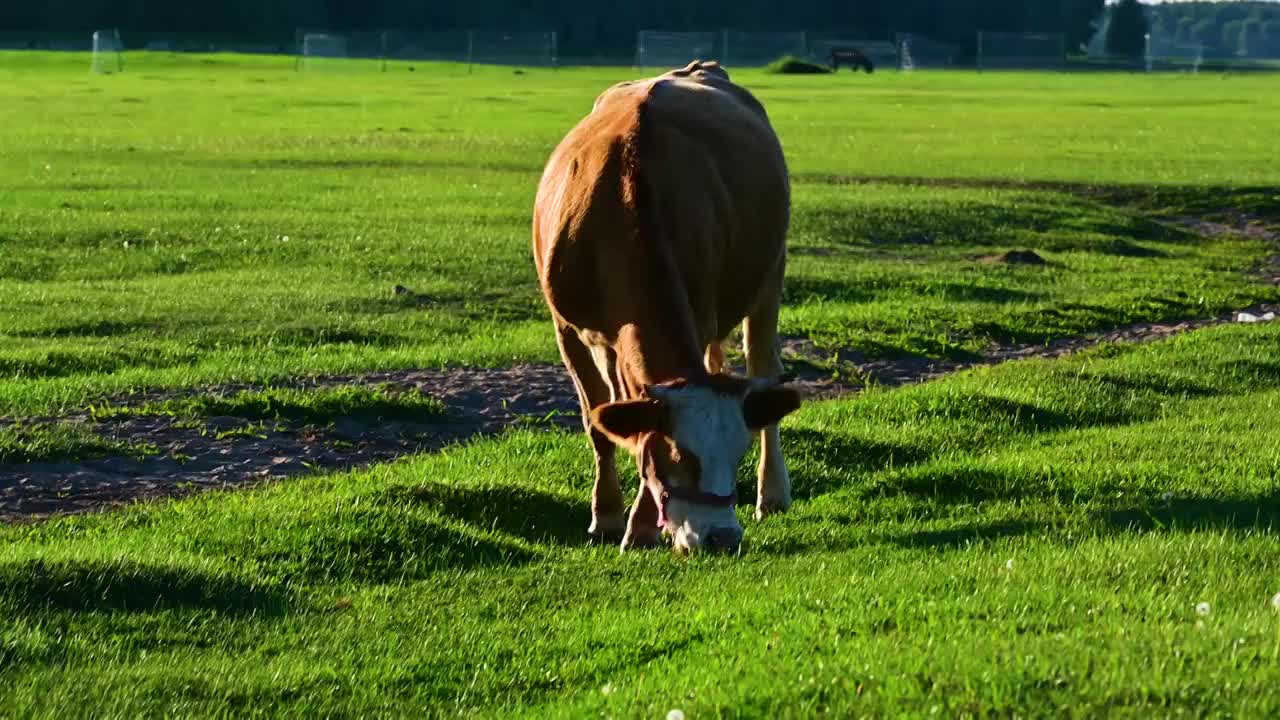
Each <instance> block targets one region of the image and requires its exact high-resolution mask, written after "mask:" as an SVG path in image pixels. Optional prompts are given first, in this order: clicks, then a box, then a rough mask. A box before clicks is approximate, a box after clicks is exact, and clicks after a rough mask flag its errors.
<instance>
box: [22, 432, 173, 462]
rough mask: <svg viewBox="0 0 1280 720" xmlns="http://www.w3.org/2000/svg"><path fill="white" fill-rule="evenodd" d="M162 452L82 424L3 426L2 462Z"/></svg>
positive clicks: (76, 458)
mask: <svg viewBox="0 0 1280 720" xmlns="http://www.w3.org/2000/svg"><path fill="white" fill-rule="evenodd" d="M158 452H159V450H158V449H157V448H156V447H155V446H154V445H151V444H149V443H145V442H136V441H124V440H118V439H115V438H109V437H104V436H102V435H100V434H98V433H95V432H93V430H91V429H90V428H88V427H86V426H84V425H81V424H74V423H54V422H29V423H21V422H20V423H14V424H10V425H4V426H0V463H4V464H19V463H31V462H45V461H50V460H83V459H86V458H98V457H109V456H113V455H116V456H118V455H125V456H130V457H145V456H148V455H155V454H156V453H158Z"/></svg>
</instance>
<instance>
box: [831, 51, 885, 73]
mask: <svg viewBox="0 0 1280 720" xmlns="http://www.w3.org/2000/svg"><path fill="white" fill-rule="evenodd" d="M841 64H844V65H848V66H849V69H850V70H853V71H854V72H857V70H858V68H862V69H863V70H864V71H865V72H866V73H867V74H868V75H869V74H871V73H873V72H875V71H876V64H875V63H873V62H871V58H869V57H867V55H866V53H864V52H862V51H861V50H859V49H857V48H832V49H831V69H832V70H839V69H840V65H841Z"/></svg>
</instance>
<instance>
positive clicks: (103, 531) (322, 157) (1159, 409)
mask: <svg viewBox="0 0 1280 720" xmlns="http://www.w3.org/2000/svg"><path fill="white" fill-rule="evenodd" d="M88 66H89V63H88V59H87V57H86V56H82V55H75V54H61V55H54V54H35V53H33V54H27V53H16V52H5V53H0V127H3V128H4V132H2V133H0V157H3V158H4V159H5V162H4V163H3V164H0V466H3V464H5V463H9V464H12V463H16V462H25V461H31V460H46V459H58V458H66V457H76V456H79V455H90V454H112V453H119V454H129V453H141V454H145V453H147V452H153V451H154V450H155V449H154V448H146V447H135V446H124V445H121V444H120V443H119V442H116V441H113V440H112V439H111V438H102V437H97V436H94V435H92V434H91V433H86V432H85V431H84V429H83V428H82V427H80V426H79V425H74V424H71V423H59V422H57V421H53V422H49V421H48V418H50V417H55V418H56V417H57V416H59V415H66V414H69V413H76V412H88V411H89V410H90V409H93V412H97V413H102V414H110V413H112V412H117V413H127V412H135V411H143V410H137V409H127V408H126V409H119V408H116V409H113V403H112V402H111V400H110V399H111V398H113V397H116V396H118V395H120V394H121V393H129V392H133V391H143V390H146V391H155V390H158V389H164V388H185V387H192V386H198V385H203V384H206V383H215V384H218V383H246V382H270V381H279V380H286V379H289V378H295V377H299V376H304V375H316V374H320V375H323V374H330V373H359V372H365V371H374V370H388V369H400V368H424V367H447V366H460V365H467V366H480V367H503V366H507V365H510V364H512V363H515V362H527V361H535V362H536V361H544V362H555V361H556V360H557V355H556V351H555V345H554V341H553V338H552V335H551V332H550V323H549V320H548V318H547V315H546V311H545V310H544V308H543V306H542V303H541V298H540V297H539V295H538V292H537V285H536V280H535V278H534V275H533V269H532V262H531V260H530V258H529V250H528V245H529V216H530V210H531V205H532V200H533V195H534V191H535V189H536V184H537V180H538V176H539V174H540V172H541V168H542V163H543V162H544V160H545V158H546V156H547V155H548V153H549V152H550V150H551V148H552V147H553V146H554V145H555V143H556V142H557V141H558V140H559V138H560V137H561V136H562V135H563V134H564V133H565V132H566V131H567V130H568V128H569V127H570V126H571V125H572V124H573V123H574V122H575V121H576V120H577V118H579V117H580V116H581V115H582V114H583V113H585V112H586V111H587V110H588V109H589V108H590V106H591V102H592V100H593V99H594V98H595V96H596V94H598V93H599V92H600V91H601V90H602V89H603V88H605V87H607V86H608V85H609V84H611V83H613V82H615V81H617V80H621V79H625V78H627V77H630V76H632V75H633V73H632V72H630V71H627V70H625V69H607V70H605V69H560V70H554V71H552V70H529V71H526V72H523V73H520V74H516V73H514V72H513V71H512V70H511V69H510V68H476V71H475V72H474V73H473V74H467V72H466V69H465V67H463V68H459V67H455V66H429V65H419V66H416V67H415V68H414V69H413V72H409V69H408V67H407V66H393V67H392V68H391V71H390V72H387V73H378V72H372V71H369V70H368V69H365V70H357V71H352V72H338V71H335V72H318V73H294V72H292V65H291V61H290V60H288V59H272V58H245V57H232V56H207V57H201V56H191V57H171V56H166V55H158V54H146V53H138V54H131V55H129V56H128V57H127V58H126V68H127V71H126V72H125V73H123V74H120V75H113V76H92V75H90V74H89V73H88ZM731 70H732V69H731ZM735 79H738V80H739V81H740V82H742V83H743V84H744V85H746V86H747V87H749V88H751V89H752V90H753V91H755V92H756V93H757V94H758V95H759V97H760V98H761V100H762V101H763V102H764V103H765V105H766V107H767V108H768V110H769V112H770V114H771V116H772V118H773V121H774V124H775V126H776V127H777V129H778V132H779V135H780V137H781V139H782V142H783V146H784V149H785V150H786V152H787V155H788V159H789V162H790V166H791V172H792V176H793V192H794V213H793V225H792V233H791V238H790V242H791V246H790V247H791V255H790V261H789V263H790V264H789V272H788V289H787V298H786V305H785V308H784V311H783V317H782V325H783V332H784V333H786V334H787V335H789V336H794V337H797V338H805V339H808V340H811V341H812V342H813V343H815V344H816V345H817V346H818V347H819V348H820V349H823V350H829V351H831V352H833V353H834V352H835V351H837V350H839V349H842V348H844V349H852V350H856V351H858V352H859V353H861V354H862V355H865V356H867V357H873V358H875V357H888V358H894V357H904V356H905V357H921V358H937V359H953V360H955V359H960V360H963V359H967V358H972V357H976V356H978V355H979V354H980V353H982V352H983V351H984V350H985V349H987V348H989V347H991V346H993V345H994V344H997V343H1011V342H1016V343H1040V342H1044V341H1048V340H1053V339H1058V338H1065V337H1071V336H1075V335H1078V334H1081V333H1086V332H1093V331H1100V330H1105V329H1109V328H1112V327H1116V326H1120V325H1124V324H1127V323H1133V322H1139V321H1174V320H1181V319H1195V318H1204V317H1210V316H1214V315H1220V314H1222V313H1225V312H1227V311H1230V310H1232V309H1239V308H1242V307H1246V306H1251V305H1254V304H1257V303H1263V302H1272V303H1274V302H1277V301H1280V290H1278V289H1277V288H1276V287H1275V286H1274V285H1271V284H1267V283H1264V282H1261V281H1259V280H1257V279H1256V278H1255V277H1253V276H1252V275H1251V274H1250V271H1252V270H1253V269H1255V268H1257V267H1259V266H1260V265H1261V264H1262V263H1264V261H1266V259H1267V258H1268V257H1269V256H1271V255H1274V254H1275V253H1276V250H1275V247H1274V245H1273V244H1272V243H1270V242H1268V241H1267V239H1266V237H1265V234H1263V233H1253V234H1248V235H1246V234H1242V233H1238V232H1222V233H1217V234H1213V235H1201V234H1197V233H1195V232H1193V231H1192V229H1191V228H1190V226H1189V225H1188V224H1187V223H1185V222H1181V221H1180V220H1179V218H1183V217H1187V216H1194V217H1195V218H1198V219H1200V220H1209V221H1222V222H1224V223H1227V224H1234V226H1239V224H1240V221H1241V218H1245V219H1247V220H1251V221H1253V222H1254V225H1255V227H1258V228H1261V227H1264V226H1270V227H1272V228H1274V227H1280V162H1277V161H1276V160H1274V150H1273V145H1274V138H1276V137H1280V94H1277V93H1275V92H1274V84H1275V81H1274V78H1272V77H1269V76H1262V75H1248V76H1245V75H1241V76H1236V75H1208V74H1205V75H1199V76H1188V75H1164V76H1158V75H1157V76H1145V75H1128V74H1096V75H1093V74H1091V75H1049V74H1043V75H1041V74H1022V73H1017V74H1014V73H991V74H983V75H978V74H974V73H926V72H922V73H914V74H909V75H902V74H895V73H877V74H876V75H873V76H864V75H853V74H848V73H842V74H839V75H832V76H805V77H800V76H771V75H765V74H760V73H752V72H742V73H740V74H739V73H735ZM1018 249H1022V250H1031V251H1034V252H1035V253H1037V254H1038V255H1039V256H1040V257H1042V258H1043V259H1044V260H1045V263H1044V264H1042V265H1011V264H1006V263H1001V262H995V261H993V258H997V257H998V256H1000V254H1001V253H1004V252H1006V251H1009V250H1018ZM397 285H402V286H405V287H408V288H411V289H412V290H413V291H414V294H412V295H408V294H396V293H394V292H393V288H394V287H395V286H397ZM1278 348H1280V326H1272V325H1267V324H1258V325H1248V326H1246V325H1235V326H1230V327H1218V328H1211V329H1205V330H1198V331H1195V332H1192V333H1189V334H1186V335H1183V336H1180V337H1177V338H1175V339H1172V340H1167V341H1163V342H1159V343H1155V344H1151V345H1144V346H1141V347H1132V346H1121V345H1107V346H1102V347H1099V348H1097V349H1095V350H1092V351H1089V352H1086V353H1083V354H1080V355H1077V356H1073V357H1070V358H1064V359H1059V360H1052V361H1042V360H1034V361H1023V362H1017V363H1011V364H1006V365H1002V366H998V367H994V368H987V369H982V370H975V371H968V372H964V373H960V374H958V375H956V376H953V377H949V378H945V379H942V380H938V381H934V382H930V383H926V384H923V385H919V386H914V387H908V388H900V389H893V390H888V389H875V390H872V391H869V392H866V393H864V394H862V395H859V396H857V397H854V398H848V399H842V400H834V401H827V402H820V403H819V402H815V403H811V404H809V405H807V406H806V407H805V408H803V409H802V410H801V411H800V412H799V413H797V414H796V415H795V416H793V417H792V418H791V419H789V420H788V421H787V422H786V423H784V427H783V444H784V450H785V451H786V453H787V455H788V458H789V461H790V463H791V466H792V476H793V479H794V480H795V483H796V492H797V496H798V497H797V503H796V504H795V506H794V508H793V510H792V512H790V513H788V514H787V515H784V516H778V517H776V518H772V519H770V520H769V521H768V522H766V523H762V524H756V523H753V522H750V521H747V520H746V518H748V517H749V516H750V508H749V507H747V506H743V507H742V508H740V514H741V515H742V516H743V518H744V526H745V527H746V528H747V536H746V537H747V539H746V543H747V549H746V552H745V553H744V554H743V556H742V557H740V558H694V559H692V560H681V559H678V558H676V557H673V556H671V555H670V554H669V553H665V552H642V553H632V554H628V555H625V556H622V555H619V554H618V552H617V550H616V549H614V548H590V547H587V546H586V545H585V539H586V535H585V529H586V526H587V522H588V501H589V492H590V457H589V453H588V451H587V447H586V443H585V441H584V440H583V439H582V438H581V437H580V435H579V434H576V433H567V432H559V431H553V432H544V431H536V430H529V429H519V430H513V431H511V432H509V433H508V434H506V435H504V436H502V437H500V438H497V439H490V440H483V441H475V442H471V443H469V444H466V445H463V446H460V447H456V448H451V449H448V450H445V451H443V452H440V453H433V454H422V455H419V456H410V457H405V458H403V459H401V460H399V461H396V462H392V463H387V464H380V465H376V466H373V467H371V468H368V469H365V470H360V471H357V472H352V473H329V474H317V475H311V476H308V477H303V478H295V479H291V480H288V481H283V482H279V483H276V484H273V485H271V486H269V487H266V488H263V489H260V490H254V491H251V492H226V493H206V494H202V495H200V496H198V497H195V498H192V499H188V500H183V501H178V502H172V503H164V504H154V505H149V506H145V507H137V508H131V509H127V510H120V511H113V512H107V513H103V514H101V515H98V516H93V517H81V518H71V519H64V520H57V521H52V522H47V523H41V524H36V525H31V526H15V527H8V528H4V529H0V612H3V614H4V615H5V617H7V618H8V621H7V623H5V624H4V625H2V626H0V706H2V707H5V708H7V710H6V713H7V712H12V713H13V714H14V715H17V716H47V717H52V716H58V717H65V716H78V715H86V714H95V715H104V716H125V715H160V714H167V715H178V716H198V717H206V716H211V715H246V714H262V715H271V716H277V715H282V714H291V715H340V716H360V715H386V714H391V715H413V716H443V715H458V714H471V715H477V716H483V717H516V716H531V717H582V716H587V715H593V716H594V715H600V714H604V715H607V716H613V717H658V718H661V717H665V716H666V713H667V712H668V711H669V710H671V709H675V708H678V709H681V710H683V711H684V712H685V713H686V715H687V717H690V718H699V717H709V716H716V717H720V716H725V717H761V716H780V717H791V716H810V715H815V714H820V713H823V712H825V713H828V714H831V715H834V716H839V717H844V716H855V715H856V716H865V715H871V716H879V715H907V716H923V715H929V714H940V715H942V716H964V715H999V716H1012V715H1019V716H1027V715H1036V716H1040V715H1073V716H1097V715H1102V714H1108V715H1109V714H1120V715H1139V716H1152V715H1156V716H1166V715H1173V714H1180V713H1181V714H1190V715H1196V716H1201V715H1215V714H1217V715H1232V716H1248V717H1262V716H1267V715H1271V714H1275V713H1276V712H1277V711H1280V697H1278V696H1277V695H1276V693H1275V692H1274V688H1275V687H1276V686H1277V683H1278V682H1280V612H1278V611H1277V608H1274V607H1273V597H1274V596H1276V594H1277V592H1280V543H1278V541H1280V538H1278V537H1277V527H1276V523H1277V520H1280V494H1278V493H1280V450H1277V445H1276V444H1275V442H1274V437H1275V435H1276V433H1277V431H1280V420H1278V418H1280V414H1277V412H1276V409H1277V402H1278V401H1280V391H1277V385H1278V383H1277V381H1280V363H1277V349H1278ZM145 411H147V412H170V413H182V414H184V415H192V416H196V417H199V416H203V415H214V414H225V413H238V414H241V415H244V416H246V417H248V416H254V417H278V416H285V417H297V418H301V419H305V420H307V421H317V420H321V421H322V420H324V419H325V418H327V417H331V416H334V415H348V414H351V413H361V412H376V413H378V414H379V415H378V416H379V417H381V416H387V417H394V416H397V414H400V415H412V416H423V417H431V418H434V419H435V420H436V421H447V416H446V417H445V419H444V420H441V419H440V418H439V417H437V416H438V415H439V412H440V408H439V406H438V404H436V403H433V402H431V401H430V400H429V399H427V400H424V399H423V398H421V397H419V396H416V395H413V396H409V395H401V394H396V393H382V392H372V393H363V394H362V393H361V392H360V391H352V392H351V393H346V394H344V393H341V392H339V393H334V392H333V391H325V392H319V391H317V392H315V393H307V392H267V393H260V394H248V395H242V396H236V397H233V398H230V399H226V400H207V399H201V398H200V397H198V396H197V397H196V398H194V399H187V400H173V401H168V404H164V403H160V404H158V405H153V406H150V407H149V408H146V409H145ZM255 413H256V415H255ZM33 418H41V420H40V423H38V424H35V425H26V424H24V423H25V422H26V420H28V419H33ZM5 423H9V424H7V425H6V424H5ZM627 472H628V473H631V470H630V469H629V468H628V469H627ZM748 475H749V473H747V472H746V471H745V467H744V472H743V473H742V479H743V481H744V483H743V486H742V494H743V496H744V497H748V498H749V497H752V496H753V494H754V493H753V492H749V490H750V489H749V488H748V486H747V483H746V482H745V481H746V480H747V478H748ZM628 477H633V474H629V475H628ZM1277 602H1280V600H1278V601H1277ZM1198 603H1207V608H1208V610H1207V612H1206V613H1204V614H1201V613H1199V612H1197V609H1196V606H1197V604H1198Z"/></svg>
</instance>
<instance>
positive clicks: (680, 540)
mask: <svg viewBox="0 0 1280 720" xmlns="http://www.w3.org/2000/svg"><path fill="white" fill-rule="evenodd" d="M667 532H669V533H671V544H672V545H673V546H674V547H675V549H677V550H679V551H680V552H683V553H688V552H692V551H694V550H697V549H698V548H701V547H705V546H706V545H707V544H708V542H707V540H708V538H709V537H710V536H711V533H713V532H719V533H729V534H731V535H733V537H734V541H733V543H732V544H733V546H734V547H737V545H738V543H739V542H741V541H742V525H741V524H740V523H738V516H737V515H736V514H735V513H734V511H733V508H730V507H709V506H706V505H696V504H694V503H691V502H686V501H684V500H681V499H679V498H671V499H670V500H668V501H667Z"/></svg>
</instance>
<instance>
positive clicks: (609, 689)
mask: <svg viewBox="0 0 1280 720" xmlns="http://www.w3.org/2000/svg"><path fill="white" fill-rule="evenodd" d="M613 690H614V687H613V683H605V684H604V685H603V686H602V687H601V688H600V693H601V694H602V695H612V694H613Z"/></svg>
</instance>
